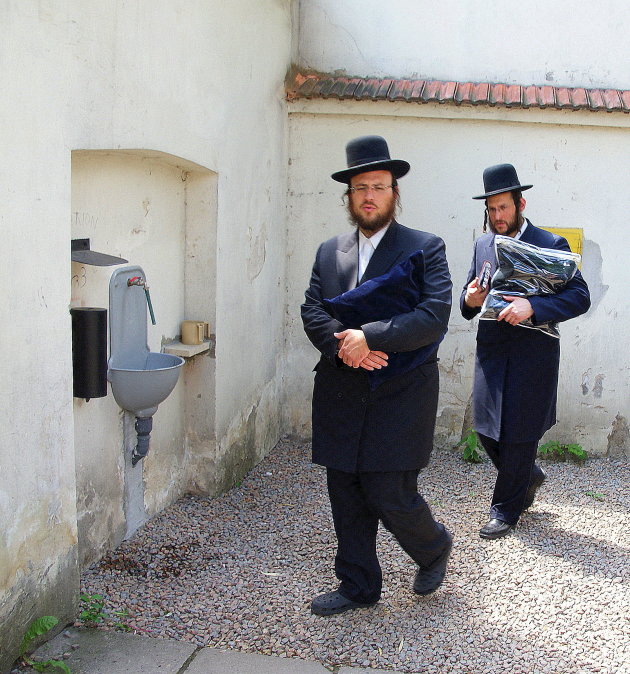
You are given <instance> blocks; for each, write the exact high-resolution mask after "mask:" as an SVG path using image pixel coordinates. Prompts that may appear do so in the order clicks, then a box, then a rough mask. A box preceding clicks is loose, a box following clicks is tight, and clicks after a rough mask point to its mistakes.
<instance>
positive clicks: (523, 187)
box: [473, 185, 533, 199]
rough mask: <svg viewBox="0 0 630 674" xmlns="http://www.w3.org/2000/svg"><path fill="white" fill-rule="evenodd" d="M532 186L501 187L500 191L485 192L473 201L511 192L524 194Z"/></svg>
mask: <svg viewBox="0 0 630 674" xmlns="http://www.w3.org/2000/svg"><path fill="white" fill-rule="evenodd" d="M532 187H533V185H512V187H502V188H501V189H500V190H493V191H492V192H486V193H485V194H480V195H479V196H478V197H473V199H487V198H488V197H491V196H493V195H495V194H503V192H511V191H512V190H520V191H521V192H524V191H525V190H528V189H530V188H532Z"/></svg>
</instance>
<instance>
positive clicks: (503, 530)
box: [479, 519, 514, 539]
mask: <svg viewBox="0 0 630 674" xmlns="http://www.w3.org/2000/svg"><path fill="white" fill-rule="evenodd" d="M512 529H514V525H513V524H508V523H507V522H504V521H503V520H497V519H491V520H489V522H488V523H487V524H486V526H485V527H483V528H482V529H480V530H479V535H480V536H481V538H489V539H494V538H501V537H503V536H505V535H506V534H509V533H510V531H512Z"/></svg>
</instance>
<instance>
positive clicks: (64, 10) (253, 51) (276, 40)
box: [0, 0, 292, 669]
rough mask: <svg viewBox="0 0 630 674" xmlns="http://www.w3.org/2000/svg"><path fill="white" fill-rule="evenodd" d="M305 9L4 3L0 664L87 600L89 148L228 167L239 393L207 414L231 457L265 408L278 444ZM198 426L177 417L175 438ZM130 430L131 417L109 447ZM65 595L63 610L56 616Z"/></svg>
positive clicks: (219, 272)
mask: <svg viewBox="0 0 630 674" xmlns="http://www.w3.org/2000/svg"><path fill="white" fill-rule="evenodd" d="M291 11H292V7H291V2H290V0H262V1H261V2H251V1H250V0H234V1H233V2H230V3H224V2H218V0H212V1H211V2H207V1H201V0H193V1H192V2H187V3H173V2H166V0H157V1H155V2H150V3H148V2H144V1H143V0H133V1H131V2H128V1H123V0H105V1H104V2H100V3H85V2H81V1H80V0H70V1H66V2H59V1H57V0H44V1H41V0H40V1H37V2H36V1H35V0H25V1H22V0H19V1H18V0H9V1H8V2H4V3H1V4H0V62H2V70H3V75H2V81H3V84H2V88H3V95H2V97H1V99H0V145H1V146H2V148H3V161H2V163H1V165H0V185H2V191H3V200H2V201H3V208H2V209H1V212H0V224H1V227H2V232H3V265H2V269H1V271H0V274H1V276H2V287H3V288H4V290H5V291H4V292H3V293H2V297H1V298H0V311H1V312H2V315H3V317H4V318H3V325H2V332H1V336H2V342H1V346H2V348H1V349H0V359H1V361H0V367H1V370H2V373H3V376H2V378H1V382H0V396H1V400H2V406H1V410H2V411H1V414H2V417H1V419H0V429H1V430H0V438H1V441H0V461H1V463H2V466H3V470H2V471H1V476H0V520H1V521H2V522H3V523H4V524H3V525H2V527H0V537H1V540H0V542H1V543H2V544H1V545H0V607H3V608H0V622H2V623H3V624H4V628H3V630H2V632H3V633H2V635H1V636H0V652H2V657H0V669H2V667H3V666H5V665H7V662H6V660H7V658H8V657H10V655H11V649H12V648H13V647H14V645H15V639H14V637H15V636H16V635H18V633H19V635H20V636H21V634H23V632H24V625H25V624H26V622H27V621H28V620H29V619H31V618H32V617H33V616H34V615H35V614H36V613H37V614H38V615H41V614H43V613H49V614H55V615H58V616H59V617H60V618H61V619H62V620H63V619H64V618H67V617H69V616H71V614H72V610H73V605H74V603H75V602H76V595H77V590H78V586H77V570H78V569H77V547H76V543H77V512H76V505H75V504H76V498H77V494H76V483H75V478H74V475H75V464H76V459H77V456H76V453H75V447H74V431H73V406H74V401H73V397H72V367H71V331H70V316H69V313H68V307H69V304H70V299H71V282H70V279H71V275H72V267H71V264H70V249H69V246H70V239H71V235H72V206H71V154H72V152H73V151H76V150H143V151H145V150H152V151H156V152H161V153H166V154H170V155H173V156H175V157H180V158H183V159H184V160H187V161H191V162H195V163H196V164H198V165H199V166H201V167H203V168H204V169H207V170H208V171H212V172H214V173H216V174H217V175H218V180H217V182H216V194H215V195H213V199H214V200H215V202H216V203H217V204H218V205H217V207H216V211H217V223H216V226H217V234H216V240H217V242H218V243H217V246H216V248H217V249H218V250H214V251H210V252H209V255H215V256H216V278H217V282H216V298H215V299H216V306H217V310H218V311H217V313H218V315H219V316H220V317H221V318H220V319H217V324H216V326H214V327H215V332H216V335H217V363H218V366H217V368H216V386H217V388H219V389H220V390H221V391H222V393H224V394H225V396H224V398H223V397H222V399H221V403H220V406H219V407H218V408H217V409H216V410H213V409H210V410H209V411H208V414H210V415H214V416H216V423H215V420H214V419H213V423H212V426H213V428H215V431H216V433H217V439H218V441H219V442H220V448H221V451H222V452H224V454H228V453H229V452H230V451H231V448H232V444H233V441H234V438H233V437H232V436H235V437H236V436H238V434H239V433H240V429H239V420H241V419H243V418H247V416H248V411H249V410H251V409H252V408H253V407H260V406H261V405H262V406H263V407H265V408H266V409H270V410H271V411H275V415H276V416H275V417H271V418H270V420H269V422H266V421H265V419H264V416H265V415H258V417H257V427H256V434H257V435H256V437H260V438H262V439H264V441H265V443H266V445H265V446H261V447H260V448H259V449H258V451H259V452H263V451H266V449H268V448H269V447H270V446H271V445H272V444H273V440H274V438H275V437H277V433H278V429H279V423H278V420H277V417H278V416H279V411H278V407H279V406H278V405H276V404H275V401H277V399H278V397H279V393H278V391H279V386H280V381H281V373H280V371H279V367H280V365H281V363H282V359H281V357H280V355H279V354H278V349H279V348H280V347H281V346H282V344H283V317H284V309H283V306H284V305H283V301H282V298H281V297H280V299H274V298H275V297H276V293H278V294H280V293H279V292H278V291H279V290H280V289H282V288H283V286H284V279H283V276H282V274H283V271H282V270H283V264H284V258H285V251H284V236H283V233H284V230H285V223H284V189H283V185H284V184H285V180H286V164H287V147H286V110H285V108H284V100H283V97H284V91H283V79H284V75H285V72H286V70H287V67H288V64H289V61H290V56H291ZM121 190H122V191H124V186H122V187H121ZM105 196H106V195H104V197H105ZM121 196H122V198H123V200H124V199H125V198H127V197H126V196H125V195H124V194H122V192H121ZM116 199H117V195H112V205H114V204H115V203H116ZM126 236H127V235H126V234H123V235H121V234H120V231H117V232H116V233H112V235H111V236H109V237H104V239H102V240H103V241H104V242H106V243H107V244H108V247H109V250H104V251H103V252H113V253H117V252H120V253H123V252H127V251H124V250H123V249H124V248H125V247H126V246H125V245H123V244H125V243H126V242H128V240H127V241H126ZM154 244H155V248H154V249H153V250H151V246H150V245H149V246H147V248H146V249H145V250H146V252H147V257H146V258H145V259H143V260H139V259H137V260H133V261H137V262H141V264H143V265H144V266H146V271H147V274H151V282H152V283H153V284H154V286H155V287H156V295H160V294H162V292H163V290H164V289H160V285H161V282H162V280H161V278H160V272H161V270H160V268H156V267H155V266H154V265H155V262H156V260H155V259H154V258H153V252H155V251H157V252H158V255H159V256H162V257H163V255H164V250H163V247H164V245H165V240H164V239H162V240H161V241H159V240H156V241H155V242H154ZM151 245H153V244H151ZM133 252H137V250H134V251H133ZM214 263H215V261H214V259H212V261H211V264H213V265H214ZM178 276H179V277H181V274H179V275H178ZM164 292H165V293H166V295H167V297H168V298H169V299H168V301H169V302H170V303H171V305H172V307H174V306H175V305H180V304H183V300H182V297H181V291H176V290H175V289H166V290H165V291H164ZM178 292H179V294H178ZM156 310H157V311H158V312H159V310H160V309H159V308H158V307H156ZM176 313H177V312H176V311H175V310H174V309H173V310H172V311H171V314H170V316H171V318H170V320H171V321H172V325H170V326H169V327H168V329H166V330H165V332H166V333H167V334H169V335H172V334H174V330H175V325H176V322H177V318H176ZM245 317H246V319H247V320H244V318H245ZM263 319H264V320H263ZM251 325H263V326H264V328H263V329H260V328H259V327H257V328H256V329H250V328H249V326H251ZM159 329H160V330H161V329H162V326H160V328H159ZM160 336H161V333H160ZM153 337H154V336H152V337H151V339H152V340H153V341H154V339H153ZM152 346H153V344H152ZM261 354H273V355H271V356H269V357H268V358H261ZM174 395H175V396H176V397H175V398H174V402H175V403H177V395H178V394H177V393H176V394H174ZM261 399H262V400H261ZM90 404H91V403H88V404H87V405H90ZM158 414H162V410H159V411H158ZM267 416H269V415H267ZM182 423H183V420H182V419H181V418H178V419H177V421H176V422H174V424H172V425H171V426H172V428H175V431H174V435H173V437H176V436H177V435H178V434H179V435H181V424H182ZM156 425H158V424H156ZM178 425H179V426H180V429H179V430H177V426H178ZM166 431H167V429H166V428H165V426H162V430H161V431H160V430H158V431H157V435H158V436H159V435H160V433H162V432H166ZM118 432H119V424H118V422H117V421H116V422H115V425H114V426H112V427H109V428H103V429H102V430H101V433H102V437H97V438H96V442H97V444H103V441H104V436H105V435H106V434H110V433H113V434H118ZM97 436H98V432H97ZM169 439H170V436H168V435H165V436H164V437H163V440H164V441H165V442H166V441H167V440H169ZM107 442H109V441H107ZM211 459H212V460H215V459H216V460H219V459H221V457H220V456H218V455H214V456H212V457H211ZM209 460H210V459H209ZM77 467H78V468H79V469H80V468H81V466H80V465H78V466H77ZM203 486H204V487H205V488H208V487H209V484H208V483H206V484H205V485H203ZM148 488H149V490H151V489H152V487H151V486H149V487H148ZM153 489H154V491H153V492H151V494H152V495H151V497H150V498H151V499H152V501H151V507H152V508H153V509H158V508H160V507H162V506H163V505H165V504H166V501H168V499H169V498H171V497H172V496H173V490H169V489H168V488H166V487H165V485H155V484H154V487H153ZM113 526H114V528H115V527H116V526H117V525H116V523H115V522H114V524H113ZM105 528H106V527H105ZM43 539H45V540H46V545H42V540H43ZM57 569H63V573H62V572H61V571H60V572H59V574H57ZM46 573H47V574H48V575H47V576H46V575H45V574H46ZM58 575H61V576H63V577H62V578H59V577H57V576H58ZM55 593H57V594H56V595H55V596H57V598H58V597H59V596H62V597H63V598H64V602H62V603H61V604H60V602H59V601H57V602H56V603H57V605H56V606H52V605H50V604H51V601H52V600H51V601H48V600H49V599H50V598H51V597H52V596H53V595H54V594H55ZM18 597H19V601H18ZM47 602H48V605H47ZM7 611H10V612H11V623H6V622H5V619H6V617H7Z"/></svg>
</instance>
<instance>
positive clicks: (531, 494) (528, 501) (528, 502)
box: [523, 468, 547, 510]
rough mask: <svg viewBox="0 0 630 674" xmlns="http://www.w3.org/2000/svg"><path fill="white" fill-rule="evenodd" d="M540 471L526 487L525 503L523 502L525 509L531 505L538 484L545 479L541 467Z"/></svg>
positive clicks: (538, 487)
mask: <svg viewBox="0 0 630 674" xmlns="http://www.w3.org/2000/svg"><path fill="white" fill-rule="evenodd" d="M540 471H541V472H540V474H538V475H537V477H536V479H535V480H533V481H532V483H531V484H530V485H529V487H528V488H527V495H526V496H525V503H523V510H527V508H529V507H530V506H531V505H532V503H533V502H534V499H535V498H536V492H537V491H538V490H539V489H540V485H541V484H542V483H543V482H544V481H545V480H546V479H547V475H546V473H545V472H544V471H543V469H542V468H541V469H540Z"/></svg>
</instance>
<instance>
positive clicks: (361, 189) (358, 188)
mask: <svg viewBox="0 0 630 674" xmlns="http://www.w3.org/2000/svg"><path fill="white" fill-rule="evenodd" d="M392 187H394V186H393V185H355V186H354V187H348V192H353V193H354V192H358V193H359V194H367V192H368V191H369V190H372V191H373V192H376V193H377V194H380V193H381V192H384V191H385V190H389V189H391V188H392Z"/></svg>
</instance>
